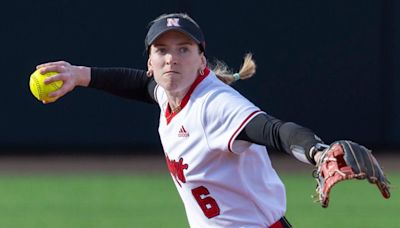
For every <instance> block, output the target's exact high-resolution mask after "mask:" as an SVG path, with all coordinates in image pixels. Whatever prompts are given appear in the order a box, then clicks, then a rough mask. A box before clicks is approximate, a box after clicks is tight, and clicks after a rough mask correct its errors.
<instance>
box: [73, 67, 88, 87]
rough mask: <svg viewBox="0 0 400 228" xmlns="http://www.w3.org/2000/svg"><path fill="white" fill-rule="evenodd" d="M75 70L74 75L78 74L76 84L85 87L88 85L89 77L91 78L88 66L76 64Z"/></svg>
mask: <svg viewBox="0 0 400 228" xmlns="http://www.w3.org/2000/svg"><path fill="white" fill-rule="evenodd" d="M75 71H76V74H75V75H78V80H77V83H76V85H77V86H83V87H87V86H88V85H89V83H90V79H91V70H90V67H86V66H76V67H75Z"/></svg>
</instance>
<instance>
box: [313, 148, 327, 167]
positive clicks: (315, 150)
mask: <svg viewBox="0 0 400 228" xmlns="http://www.w3.org/2000/svg"><path fill="white" fill-rule="evenodd" d="M328 147H329V145H326V144H323V143H317V144H315V146H313V147H311V149H310V153H309V155H310V158H311V159H312V160H313V162H314V165H316V164H318V162H319V159H320V157H321V155H322V152H323V151H324V150H325V149H327V148H328Z"/></svg>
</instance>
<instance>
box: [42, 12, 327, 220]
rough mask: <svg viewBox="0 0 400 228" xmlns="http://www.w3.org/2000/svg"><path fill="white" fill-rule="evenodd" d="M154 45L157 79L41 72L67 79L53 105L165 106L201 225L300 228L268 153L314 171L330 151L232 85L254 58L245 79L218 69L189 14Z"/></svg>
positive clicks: (167, 148) (166, 128) (151, 40)
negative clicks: (97, 100)
mask: <svg viewBox="0 0 400 228" xmlns="http://www.w3.org/2000/svg"><path fill="white" fill-rule="evenodd" d="M145 47H146V50H147V53H148V61H147V68H148V70H147V72H146V71H141V70H136V69H126V68H94V67H92V68H89V67H82V66H74V65H71V64H69V63H67V62H63V61H61V62H51V63H46V64H42V65H39V66H37V68H40V69H41V72H42V73H45V72H50V71H57V72H59V74H58V75H55V76H53V77H50V78H48V79H47V81H46V83H50V82H53V81H58V80H62V81H64V85H63V87H62V88H61V89H60V90H58V91H56V92H54V93H52V94H50V96H52V97H56V98H59V97H62V96H64V95H65V94H66V93H68V92H69V91H71V90H73V89H74V88H75V87H76V86H84V87H92V88H97V89H101V90H104V91H107V92H110V93H113V94H116V95H119V96H123V97H127V98H130V99H136V100H141V101H145V102H149V103H157V104H158V105H159V107H160V110H161V114H160V119H159V134H160V138H161V141H162V146H163V149H164V152H165V157H166V160H167V164H168V168H169V170H170V172H171V176H172V178H173V180H174V183H175V185H176V188H177V189H178V192H179V194H180V196H181V198H182V200H183V202H184V205H185V209H186V213H187V217H188V220H189V223H190V226H191V227H291V226H290V224H289V223H288V222H287V220H286V219H285V217H284V215H285V211H286V196H285V188H284V185H283V184H282V182H281V180H280V179H279V177H278V175H277V174H276V172H275V170H274V169H273V168H272V166H271V162H270V159H269V157H268V153H267V150H266V147H265V146H267V147H269V148H274V149H276V150H279V151H285V152H287V153H289V154H292V155H294V156H295V157H296V158H297V159H299V160H300V161H303V162H305V163H309V164H314V165H315V164H316V161H318V158H319V156H320V155H321V151H322V150H323V149H325V148H326V147H327V146H326V145H324V144H323V142H322V141H321V140H320V139H319V137H317V136H316V135H315V134H314V133H313V132H312V131H311V130H309V129H307V128H304V127H302V126H299V125H297V124H295V123H291V122H283V121H281V120H278V119H276V118H274V117H272V116H269V115H267V114H266V113H265V112H263V111H262V110H260V109H259V108H258V107H256V106H255V105H254V104H252V103H251V102H250V101H248V100H247V99H246V98H244V97H243V96H242V95H241V94H239V93H238V92H237V91H235V90H234V89H233V88H232V87H230V86H228V85H227V84H229V83H232V82H233V81H236V80H238V79H246V78H249V77H251V76H252V75H253V74H254V73H255V68H256V65H255V63H254V61H253V60H252V57H251V55H247V56H246V57H245V60H244V64H243V66H242V68H241V70H240V71H239V73H236V74H232V73H230V72H229V71H228V70H227V67H226V66H225V65H224V64H219V65H217V66H216V67H215V68H214V69H213V70H211V69H210V68H208V66H207V60H206V57H205V55H204V52H205V48H206V45H205V39H204V36H203V33H202V31H201V29H200V27H199V26H198V25H197V23H196V22H195V21H194V20H193V19H191V18H190V17H189V16H188V15H186V14H168V15H162V16H160V17H159V18H157V19H155V20H154V21H153V22H151V26H150V28H149V31H148V34H147V36H146V39H145Z"/></svg>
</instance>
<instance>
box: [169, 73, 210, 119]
mask: <svg viewBox="0 0 400 228" xmlns="http://www.w3.org/2000/svg"><path fill="white" fill-rule="evenodd" d="M209 74H210V69H208V67H206V68H205V69H204V74H203V75H201V74H199V75H198V76H197V78H196V80H194V82H193V84H192V85H191V86H190V88H189V90H188V91H187V93H186V94H185V96H184V97H183V99H182V102H181V105H180V107H181V110H182V109H183V108H184V107H185V106H186V104H187V103H188V102H189V99H190V95H192V93H193V91H194V89H196V87H197V86H198V85H199V84H200V82H202V81H203V80H204V79H205V78H206V77H207V76H208V75H209ZM178 113H179V112H173V113H171V110H170V109H169V103H168V104H167V108H166V109H165V118H166V119H167V124H169V123H170V122H171V120H172V119H173V118H174V116H176V115H177V114H178Z"/></svg>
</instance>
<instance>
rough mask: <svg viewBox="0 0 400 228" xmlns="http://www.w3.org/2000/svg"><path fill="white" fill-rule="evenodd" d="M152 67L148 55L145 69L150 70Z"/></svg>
mask: <svg viewBox="0 0 400 228" xmlns="http://www.w3.org/2000/svg"><path fill="white" fill-rule="evenodd" d="M152 69H153V67H152V65H151V60H150V57H149V58H148V59H147V70H152Z"/></svg>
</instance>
